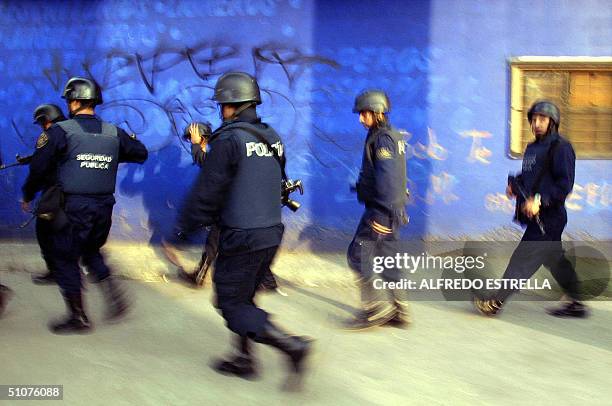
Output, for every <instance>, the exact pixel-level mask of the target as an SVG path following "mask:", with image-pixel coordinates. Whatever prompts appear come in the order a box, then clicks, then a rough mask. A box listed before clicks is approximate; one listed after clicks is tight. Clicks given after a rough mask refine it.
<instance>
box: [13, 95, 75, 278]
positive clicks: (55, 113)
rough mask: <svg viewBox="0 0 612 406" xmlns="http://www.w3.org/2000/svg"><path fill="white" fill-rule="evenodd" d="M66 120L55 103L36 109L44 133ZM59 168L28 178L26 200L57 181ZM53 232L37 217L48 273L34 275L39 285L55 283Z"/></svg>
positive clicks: (39, 241)
mask: <svg viewBox="0 0 612 406" xmlns="http://www.w3.org/2000/svg"><path fill="white" fill-rule="evenodd" d="M64 120H66V117H64V113H63V112H62V110H61V109H60V108H59V107H58V106H56V105H55V104H41V105H40V106H38V107H36V109H35V110H34V124H38V125H40V126H41V127H42V130H43V133H44V132H45V131H46V130H47V129H48V128H49V127H51V126H52V125H53V124H55V123H58V122H60V121H64ZM56 172H57V168H55V167H54V168H50V170H49V172H48V173H47V174H46V176H45V177H44V178H41V179H34V178H32V177H29V178H28V181H29V182H26V183H25V184H24V186H23V195H24V201H28V202H29V201H31V200H32V199H33V198H34V196H35V195H36V192H37V191H38V190H40V191H41V193H42V194H44V193H45V191H46V190H47V189H48V188H49V187H51V186H53V185H55V184H56V183H57V173H56ZM37 181H42V182H43V183H42V184H36V182H37ZM52 234H53V227H52V224H51V222H50V221H49V220H45V219H43V218H40V217H38V216H37V217H36V239H37V241H38V245H39V246H40V252H41V254H42V257H43V259H44V261H45V264H46V265H47V273H46V274H43V275H33V276H32V282H34V283H35V284H37V285H47V284H51V283H55V274H54V272H53V264H52V261H51V255H52V254H53V252H52V251H53V247H52V242H53V240H52V237H51V236H52Z"/></svg>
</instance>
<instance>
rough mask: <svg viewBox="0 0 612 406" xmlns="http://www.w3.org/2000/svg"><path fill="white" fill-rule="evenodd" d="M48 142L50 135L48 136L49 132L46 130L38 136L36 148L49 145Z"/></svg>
mask: <svg viewBox="0 0 612 406" xmlns="http://www.w3.org/2000/svg"><path fill="white" fill-rule="evenodd" d="M48 142H49V137H48V136H47V134H46V133H44V132H42V133H40V135H39V136H38V140H36V149H40V148H42V147H44V146H45V145H47V143H48Z"/></svg>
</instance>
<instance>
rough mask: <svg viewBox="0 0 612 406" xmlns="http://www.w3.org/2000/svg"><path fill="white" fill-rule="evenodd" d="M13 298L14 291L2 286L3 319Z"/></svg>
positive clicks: (1, 309) (1, 311)
mask: <svg viewBox="0 0 612 406" xmlns="http://www.w3.org/2000/svg"><path fill="white" fill-rule="evenodd" d="M11 297H13V291H12V290H11V289H10V288H9V287H8V286H4V285H2V284H0V317H2V313H4V309H5V308H6V304H7V303H8V301H9V300H11Z"/></svg>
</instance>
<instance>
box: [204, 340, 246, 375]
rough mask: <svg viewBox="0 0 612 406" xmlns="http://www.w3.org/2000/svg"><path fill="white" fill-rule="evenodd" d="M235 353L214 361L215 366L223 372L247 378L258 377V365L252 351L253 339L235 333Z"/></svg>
mask: <svg viewBox="0 0 612 406" xmlns="http://www.w3.org/2000/svg"><path fill="white" fill-rule="evenodd" d="M233 340H234V354H233V355H231V356H229V357H227V358H226V359H219V360H217V361H215V362H214V363H213V368H214V369H215V370H216V371H217V372H220V373H222V374H226V375H235V376H238V377H241V378H245V379H253V378H256V377H257V367H256V362H255V359H254V358H253V357H252V352H251V339H250V338H249V337H247V336H239V335H237V334H236V335H234V338H233Z"/></svg>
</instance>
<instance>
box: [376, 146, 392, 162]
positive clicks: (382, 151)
mask: <svg viewBox="0 0 612 406" xmlns="http://www.w3.org/2000/svg"><path fill="white" fill-rule="evenodd" d="M376 158H378V159H391V158H393V153H392V152H391V151H390V150H389V148H386V147H380V148H378V149H377V150H376Z"/></svg>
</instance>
